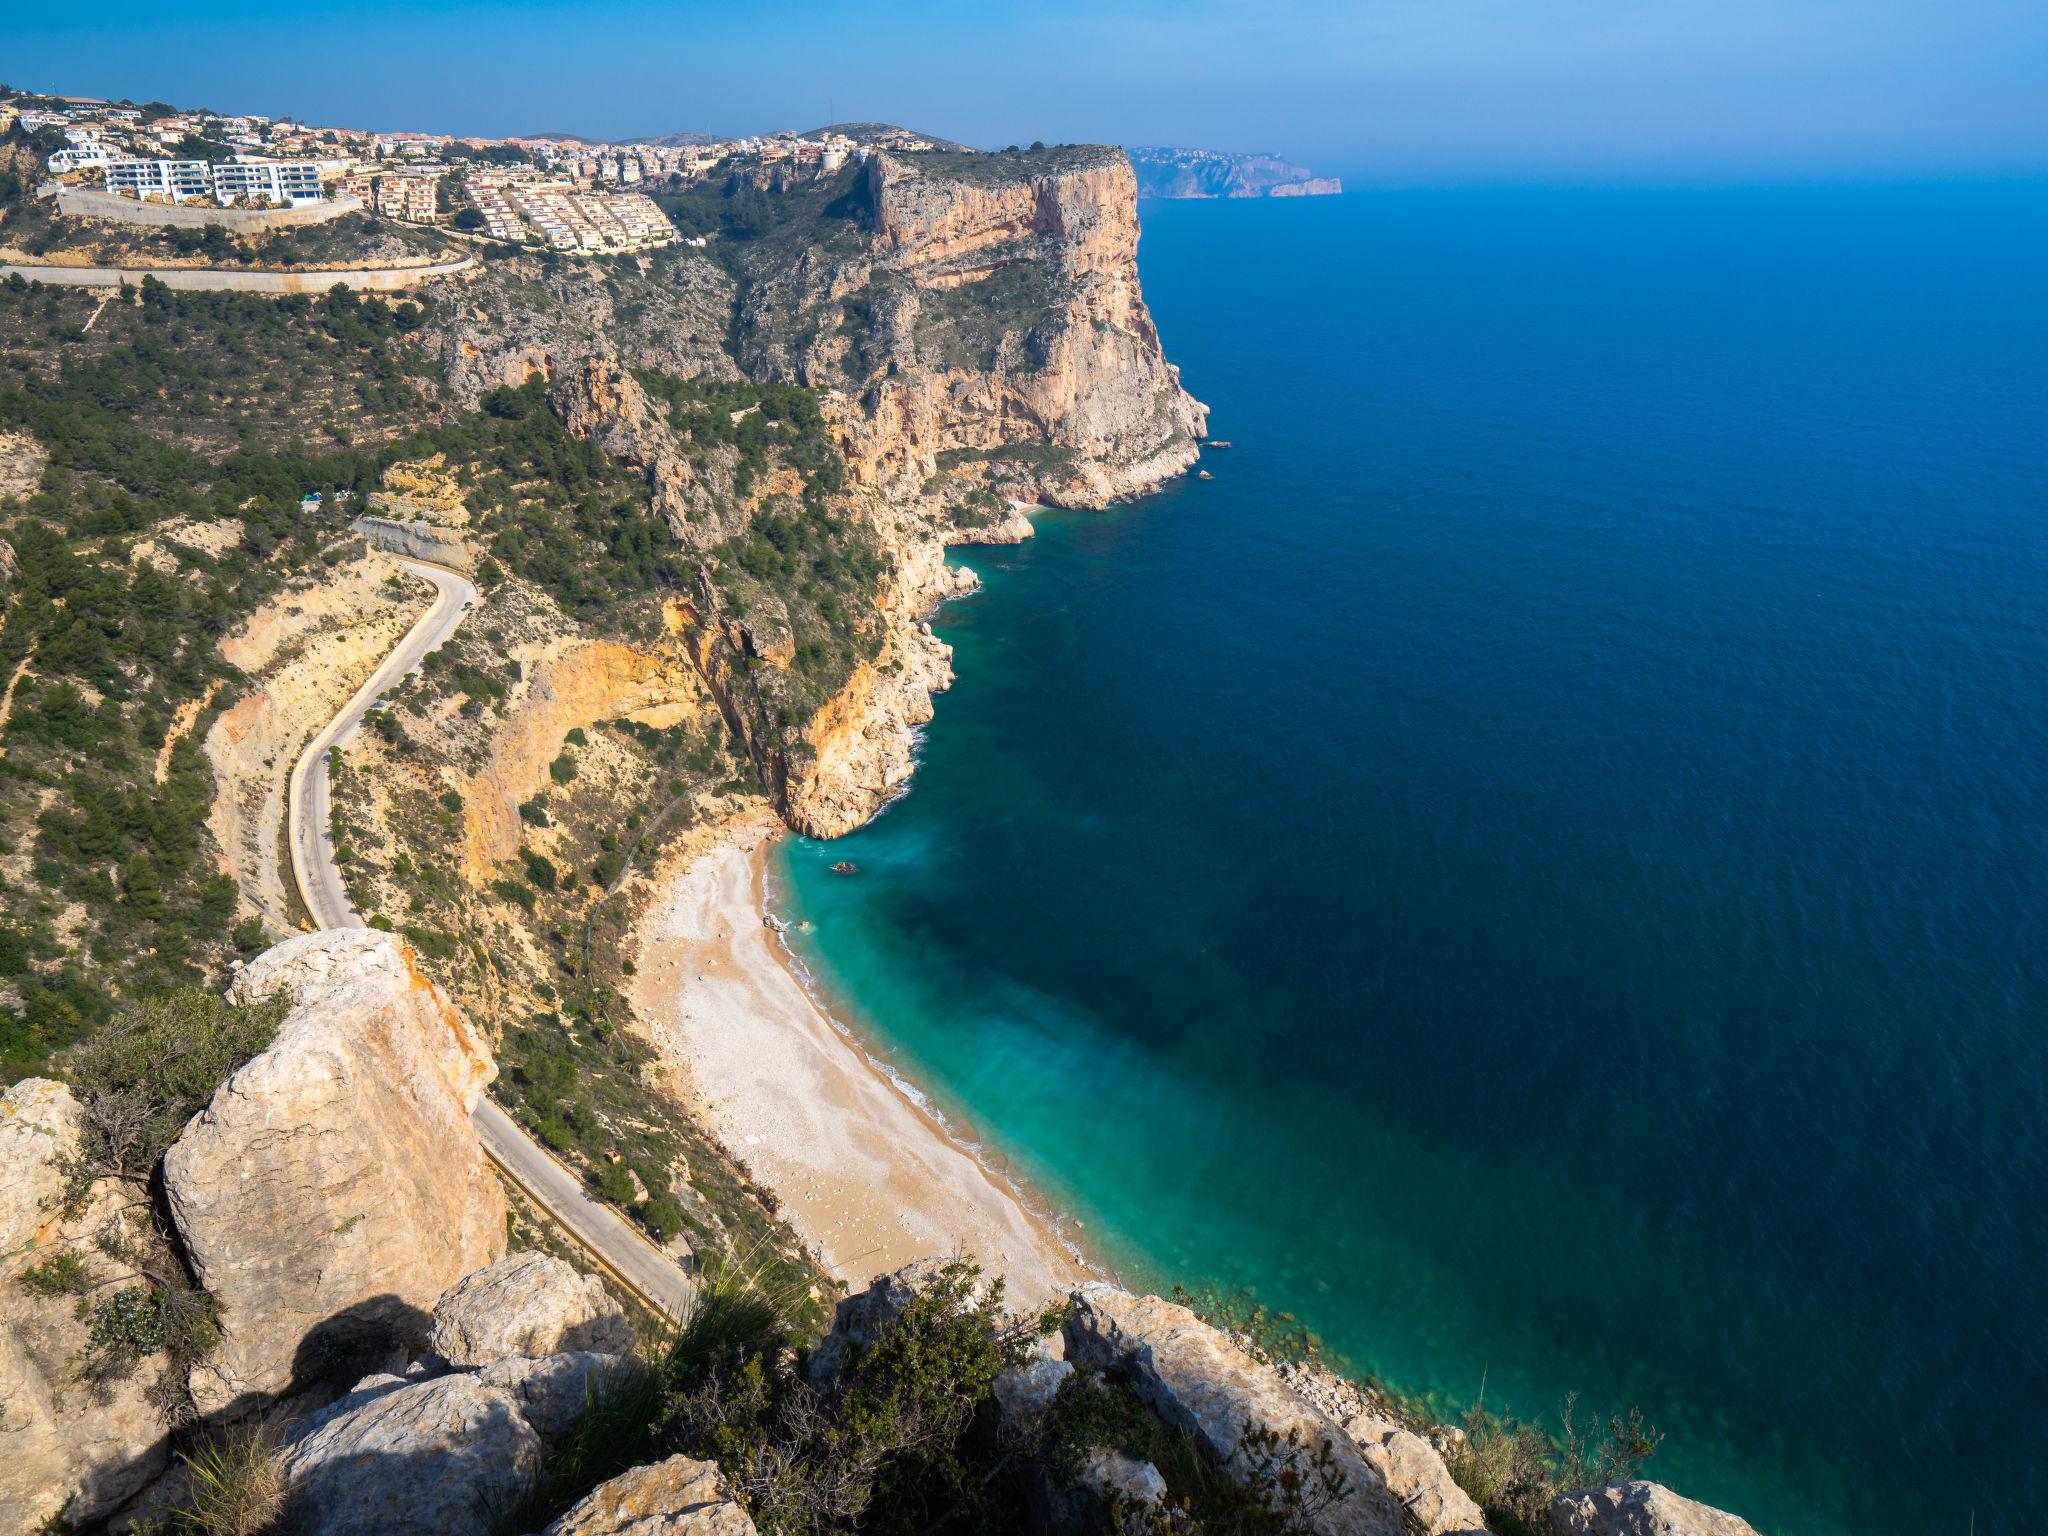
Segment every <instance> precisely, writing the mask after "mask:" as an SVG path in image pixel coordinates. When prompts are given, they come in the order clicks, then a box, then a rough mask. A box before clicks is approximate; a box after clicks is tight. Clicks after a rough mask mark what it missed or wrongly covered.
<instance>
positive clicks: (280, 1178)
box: [163, 929, 505, 1412]
mask: <svg viewBox="0 0 2048 1536" xmlns="http://www.w3.org/2000/svg"><path fill="white" fill-rule="evenodd" d="M280 991H282V992H285V993H287V994H289V995H290V997H291V999H292V1008H291V1011H290V1013H289V1014H287V1016H286V1017H285V1020H284V1022H283V1023H282V1025H280V1027H279V1029H278V1032H277V1037H276V1039H275V1040H274V1041H273V1042H272V1044H271V1045H270V1047H269V1048H268V1049H267V1050H265V1051H264V1052H263V1053H262V1054H261V1055H259V1056H257V1057H256V1058H255V1059H254V1060H252V1061H250V1062H249V1063H248V1064H247V1065H245V1066H244V1067H242V1068H241V1070H240V1071H238V1072H236V1073H235V1074H234V1076H233V1077H231V1078H229V1079H228V1081H227V1082H226V1083H225V1084H223V1085H222V1086H221V1088H220V1089H219V1091H218V1092H216V1093H215V1094H214V1096H213V1100H212V1102H211V1103H210V1104H209V1105H208V1106H207V1108H206V1109H205V1110H204V1111H203V1112H202V1113H201V1114H200V1115H198V1116H197V1117H195V1118H194V1119H193V1121H192V1122H191V1124H190V1125H188V1126H187V1127H186V1129H185V1131H184V1133H183V1134H182V1135H181V1136H180V1137H179V1138H178V1140H177V1142H176V1144H175V1145H174V1146H172V1148H171V1150H170V1152H169V1153H168V1154H167V1155H166V1157H165V1159H164V1174H163V1178H164V1189H165V1193H166V1195H167V1196H168V1198H169V1202H170V1207H171V1211H172V1214H173V1216H174V1218H175V1219H176V1222H177V1225H178V1229H179V1231H180V1233H181V1234H182V1235H183V1238H184V1241H185V1245H186V1249H187V1252H188V1253H189V1255H190V1257H191V1261H192V1266H193V1269H194V1271H195V1272H196V1274H197V1276H198V1278H199V1281H200V1283H201V1284H202V1285H204V1286H205V1287H206V1289H207V1290H209V1291H211V1292H212V1293H213V1295H214V1297H215V1298H216V1300H217V1301H218V1302H219V1304H220V1307H221V1314H222V1322H223V1326H224V1328H225V1330H226V1339H225V1341H224V1342H223V1344H222V1345H221V1347H220V1349H219V1350H218V1351H217V1352H216V1354H215V1356H214V1358H213V1360H212V1361H210V1362H209V1365H208V1367H207V1368H205V1369H203V1370H202V1371H200V1372H197V1373H195V1378H194V1381H193V1393H194V1396H195V1398H196V1399H197V1401H198V1402H199V1404H200V1406H201V1408H202V1409H204V1410H206V1411H208V1412H222V1411H226V1412H235V1411H239V1410H241V1409H243V1408H245V1407H249V1406H254V1405H255V1404H256V1403H259V1402H261V1401H263V1400H264V1399H265V1398H266V1397H267V1396H269V1395H271V1394H275V1393H278V1392H282V1391H284V1390H286V1389H288V1388H290V1387H291V1386H292V1385H293V1384H294V1382H295V1381H303V1380H306V1379H309V1378H311V1377H313V1376H317V1375H319V1374H323V1373H325V1372H326V1371H328V1370H331V1369H332V1368H333V1367H334V1365H335V1363H336V1362H338V1361H342V1360H346V1359H347V1358H349V1357H350V1356H351V1355H352V1354H355V1353H357V1352H360V1351H363V1350H365V1349H372V1348H378V1347H387V1348H388V1347H390V1346H391V1345H393V1344H397V1343H402V1342H404V1341H405V1340H407V1339H409V1338H412V1337H415V1336H417V1335H420V1334H423V1333H424V1331H425V1327H426V1323H427V1310H428V1309H429V1308H430V1307H432V1306H433V1305H434V1303H435V1302H436V1301H437V1300H438V1299H439V1298H440V1296H441V1294H442V1293H443V1292H444V1291H446V1290H447V1289H448V1287H449V1286H450V1285H452V1284H454V1282H455V1281H457V1280H459V1279H460V1278H462V1277H463V1276H464V1275H467V1274H470V1273H471V1272H473V1271H475V1270H477V1269H479V1268H481V1267H482V1266H483V1265H485V1264H488V1263H490V1262H491V1261H492V1260H494V1259H496V1258H497V1257H498V1256H499V1254H501V1253H502V1252H503V1251H504V1244H505V1200H504V1195H503V1193H502V1191H501V1190H500V1188H499V1185H498V1183H497V1180H496V1178H495V1177H494V1176H493V1175H492V1174H491V1172H490V1170H489V1168H488V1167H487V1165H486V1164H485V1161H484V1156H483V1151H482V1148H481V1146H480V1145H479V1144H478V1142H477V1138H476V1132H475V1130H474V1129H473V1128H472V1127H471V1125H470V1121H469V1114H470V1111H471V1110H472V1109H473V1108H474V1107H475V1105H476V1102H477V1100H478V1098H479V1097H480V1096H481V1095H482V1093H483V1091H484V1087H485V1085H486V1084H488V1083H489V1082H490V1080H491V1079H492V1078H493V1077H494V1076H496V1075H497V1067H496V1064H495V1063H494V1062H493V1061H492V1060H491V1055H490V1052H489V1050H488V1048H487V1047H486V1046H485V1044H484V1042H483V1040H482V1039H481V1038H480V1037H479V1036H478V1035H477V1034H476V1033H475V1031H474V1030H472V1029H471V1027H470V1026H469V1024H468V1022H467V1021H466V1020H464V1019H463V1017H462V1016H461V1015H460V1014H458V1013H457V1012H456V1011H455V1010H454V1009H453V1008H451V1007H450V1006H449V1004H448V1002H447V1000H446V999H445V998H443V997H442V995H441V993H440V992H439V990H438V989H437V988H436V987H435V986H434V985H433V983H431V982H430V981H428V980H427V978H426V977H425V976H424V975H422V974H421V973H420V971H419V969H418V967H417V965H416V964H415V963H414V959H413V956H412V952H411V951H410V950H409V949H408V948H407V947H406V946H405V945H404V944H403V943H402V942H400V941H399V940H397V939H395V938H393V937H392V936H390V935H388V934H383V933H378V932H375V931H373V930H369V929H340V930H333V931H329V932H325V933H316V934H307V935H305V936H303V937H301V938H296V939H292V940H289V941H288V942H286V943H284V944H280V945H278V946H277V947H276V948H275V949H272V950H270V951H268V952H267V953H265V954H263V955H261V956H259V957H258V958H257V959H256V960H255V961H254V962H252V963H251V964H250V966H249V967H248V968H247V970H245V971H244V972H243V973H242V975H241V976H240V977H239V978H238V979H237V980H236V982H235V984H234V987H233V988H232V990H231V995H232V996H233V997H235V998H236V999H238V1000H250V999H255V998H262V997H267V996H270V995H272V994H274V993H277V992H280Z"/></svg>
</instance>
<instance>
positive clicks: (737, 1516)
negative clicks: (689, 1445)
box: [544, 1456, 754, 1536]
mask: <svg viewBox="0 0 2048 1536" xmlns="http://www.w3.org/2000/svg"><path fill="white" fill-rule="evenodd" d="M686 1533H687V1536H754V1522H753V1521H752V1520H751V1519H750V1518H748V1516H747V1512H746V1511H745V1510H744V1509H742V1508H741V1507H740V1506H739V1504H738V1502H737V1501H736V1500H734V1498H733V1496H732V1494H731V1492H730V1491H729V1490H728V1489H727V1488H726V1486H725V1479H724V1478H723V1477H721V1476H720V1475H719V1471H718V1468H716V1467H714V1466H713V1465H712V1464H711V1463H710V1462H708V1461H693V1460H691V1459H690V1458H689V1457H688V1456H671V1457H669V1459H668V1460H667V1461H658V1462H655V1463H654V1464H653V1465H651V1466H645V1467H635V1468H633V1470H632V1471H630V1472H625V1473H621V1474H620V1475H619V1476H617V1477H615V1478H613V1479H612V1480H611V1481H610V1482H608V1483H600V1484H599V1485H598V1486H597V1487H596V1488H594V1489H592V1490H591V1492H590V1494H589V1496H588V1497H587V1498H585V1499H584V1500H583V1501H582V1502H581V1503H580V1504H578V1505H577V1506H576V1507H575V1508H573V1509H571V1510H570V1511H569V1512H568V1513H567V1514H566V1515H564V1516H562V1518H561V1519H559V1520H557V1521H556V1522H555V1523H554V1524H553V1525H551V1526H549V1527H548V1528H547V1530H546V1532H545V1533H544V1536H686Z"/></svg>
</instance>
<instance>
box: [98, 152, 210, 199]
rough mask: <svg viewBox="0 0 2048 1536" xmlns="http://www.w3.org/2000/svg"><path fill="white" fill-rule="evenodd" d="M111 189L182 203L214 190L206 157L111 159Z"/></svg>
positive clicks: (109, 172) (140, 196) (146, 197)
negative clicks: (201, 158) (194, 158)
mask: <svg viewBox="0 0 2048 1536" xmlns="http://www.w3.org/2000/svg"><path fill="white" fill-rule="evenodd" d="M107 190H108V191H109V192H118V193H120V194H121V195H122V196H123V197H137V198H140V199H142V201H144V202H146V203H182V202H185V201H187V200H188V199H191V198H195V197H205V196H207V195H208V194H209V193H211V192H212V191H213V179H212V178H211V177H210V176H209V175H208V174H207V164H206V162H205V161H204V160H109V161H108V162H107Z"/></svg>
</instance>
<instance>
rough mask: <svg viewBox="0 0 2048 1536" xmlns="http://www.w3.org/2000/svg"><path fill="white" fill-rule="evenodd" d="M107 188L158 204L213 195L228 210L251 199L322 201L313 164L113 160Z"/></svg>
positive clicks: (294, 204)
mask: <svg viewBox="0 0 2048 1536" xmlns="http://www.w3.org/2000/svg"><path fill="white" fill-rule="evenodd" d="M107 190H108V191H109V192H115V193H119V194H120V195H122V196H123V197H135V198H140V199H142V200H143V201H144V202H152V203H183V202H188V201H190V200H191V199H192V198H195V197H211V198H213V199H214V201H216V202H218V203H220V204H222V205H223V206H225V205H226V204H229V203H234V202H240V201H249V202H263V203H290V204H291V205H293V206H294V207H297V206H298V205H300V204H302V203H317V202H318V201H319V200H320V167H319V166H317V165H315V164H314V163H313V162H312V161H310V160H230V161H223V162H221V163H218V164H213V165H209V164H208V163H207V162H206V161H204V160H109V161H108V162H107Z"/></svg>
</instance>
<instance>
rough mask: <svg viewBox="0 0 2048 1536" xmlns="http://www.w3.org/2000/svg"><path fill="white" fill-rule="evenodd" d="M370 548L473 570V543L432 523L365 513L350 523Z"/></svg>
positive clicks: (464, 569) (463, 569)
mask: <svg viewBox="0 0 2048 1536" xmlns="http://www.w3.org/2000/svg"><path fill="white" fill-rule="evenodd" d="M349 528H350V529H351V531H353V532H355V533H359V534H361V535H362V536H363V539H364V541H365V542H367V543H368V544H369V545H370V547H371V548H373V549H381V550H383V551H384V552H385V553H386V554H388V555H406V556H409V557H410V558H412V559H414V560H427V561H431V562H432V563H433V564H435V565H445V566H447V567H449V568H450V569H451V570H457V571H469V572H474V571H475V570H476V561H477V553H476V546H475V545H474V544H472V543H470V541H469V540H468V539H466V538H464V537H463V536H462V534H461V533H460V532H458V531H457V530H455V529H453V528H442V527H439V526H437V525H435V524H433V523H419V522H408V521H406V520H404V519H401V518H395V517H373V516H371V515H370V514H368V513H365V514H364V515H363V516H361V517H359V518H357V519H356V520H355V521H354V522H352V523H350V524H349Z"/></svg>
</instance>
